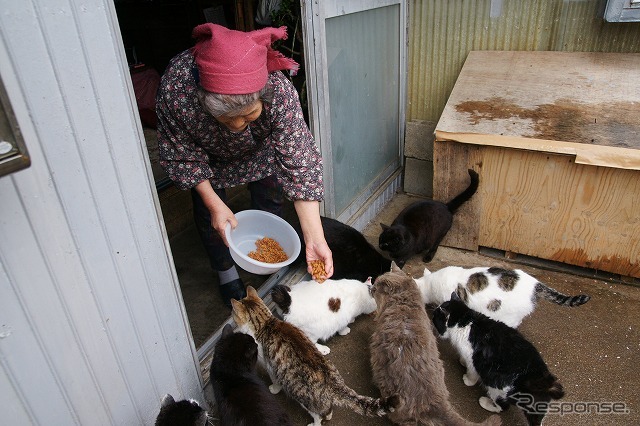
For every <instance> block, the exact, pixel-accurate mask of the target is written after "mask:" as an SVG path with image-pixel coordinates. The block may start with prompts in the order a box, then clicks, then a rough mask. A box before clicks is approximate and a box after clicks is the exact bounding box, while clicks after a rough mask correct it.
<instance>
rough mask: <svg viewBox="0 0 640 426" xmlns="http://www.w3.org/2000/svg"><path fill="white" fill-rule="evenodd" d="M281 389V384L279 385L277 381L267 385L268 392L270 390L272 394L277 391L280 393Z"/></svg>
mask: <svg viewBox="0 0 640 426" xmlns="http://www.w3.org/2000/svg"><path fill="white" fill-rule="evenodd" d="M281 390H282V385H279V384H277V383H274V384H272V385H269V392H271V393H272V394H274V395H275V394H277V393H280V391H281Z"/></svg>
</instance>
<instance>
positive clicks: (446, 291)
mask: <svg viewBox="0 0 640 426" xmlns="http://www.w3.org/2000/svg"><path fill="white" fill-rule="evenodd" d="M415 281H416V283H417V284H418V288H419V289H420V293H422V301H423V302H424V303H426V304H434V305H439V304H441V303H444V302H445V301H447V300H449V297H450V296H451V293H452V292H454V291H455V292H457V293H458V296H459V297H460V298H461V299H462V301H463V302H464V303H466V304H467V305H468V306H469V307H470V308H471V309H474V310H476V311H478V312H481V313H483V314H484V315H486V316H488V317H489V318H493V319H495V320H497V321H502V322H503V323H505V324H507V325H508V326H510V327H513V328H517V327H518V326H519V325H520V323H521V322H522V320H523V319H524V318H525V317H526V316H527V315H529V314H530V313H531V312H533V310H534V309H535V307H536V302H537V300H538V299H539V298H544V299H547V300H549V301H551V302H553V303H556V304H558V305H562V306H570V307H574V306H580V305H582V304H585V303H587V302H588V301H589V299H590V297H589V296H587V295H586V294H579V295H577V296H566V295H564V294H562V293H559V292H558V291H556V290H554V289H552V288H550V287H547V286H546V285H544V284H542V283H541V282H539V281H538V280H537V279H536V278H535V277H532V276H531V275H529V274H527V273H526V272H524V271H522V270H520V269H513V270H511V269H503V268H496V267H477V268H461V267H459V266H447V267H445V268H442V269H440V270H438V271H435V272H433V273H431V272H429V270H428V269H426V268H425V270H424V275H423V276H422V277H420V278H417V279H416V280H415Z"/></svg>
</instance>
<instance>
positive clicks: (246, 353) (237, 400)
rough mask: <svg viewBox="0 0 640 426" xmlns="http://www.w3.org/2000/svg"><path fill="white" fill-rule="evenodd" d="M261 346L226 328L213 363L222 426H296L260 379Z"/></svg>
mask: <svg viewBox="0 0 640 426" xmlns="http://www.w3.org/2000/svg"><path fill="white" fill-rule="evenodd" d="M257 362H258V344H257V343H256V341H255V340H254V339H253V337H251V336H249V335H248V334H245V333H234V332H233V330H232V328H231V326H230V325H229V324H226V325H225V326H224V328H223V329H222V335H221V336H220V339H219V340H218V343H216V347H215V351H214V354H213V359H212V360H211V369H210V377H211V385H212V387H213V393H214V396H215V399H216V405H217V407H218V416H219V417H220V424H221V425H222V426H236V425H252V426H292V425H293V423H292V422H291V419H290V418H289V415H288V414H287V412H286V411H285V410H284V408H282V406H281V405H280V404H279V403H278V401H277V400H276V398H275V396H273V395H272V394H271V392H270V391H269V389H268V388H267V385H266V384H265V383H264V382H263V381H262V379H260V377H259V376H258V373H257V370H256V365H257Z"/></svg>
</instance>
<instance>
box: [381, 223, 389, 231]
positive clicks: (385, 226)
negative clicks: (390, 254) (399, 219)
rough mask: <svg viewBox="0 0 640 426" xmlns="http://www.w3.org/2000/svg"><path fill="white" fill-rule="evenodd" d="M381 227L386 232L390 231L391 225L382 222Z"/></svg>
mask: <svg viewBox="0 0 640 426" xmlns="http://www.w3.org/2000/svg"><path fill="white" fill-rule="evenodd" d="M380 226H381V227H382V230H383V231H386V230H387V229H389V225H385V224H384V223H382V222H380Z"/></svg>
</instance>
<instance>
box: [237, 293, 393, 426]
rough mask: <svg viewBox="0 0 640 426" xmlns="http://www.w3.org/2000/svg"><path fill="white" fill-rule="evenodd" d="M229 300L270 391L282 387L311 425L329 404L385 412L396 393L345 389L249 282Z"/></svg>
mask: <svg viewBox="0 0 640 426" xmlns="http://www.w3.org/2000/svg"><path fill="white" fill-rule="evenodd" d="M231 304H232V306H233V311H232V315H233V319H234V321H235V322H236V324H238V326H239V327H240V329H241V330H242V331H243V332H247V333H248V334H250V335H252V336H253V337H254V338H255V339H256V342H257V343H258V348H259V350H260V351H261V354H262V360H263V361H264V364H265V367H266V370H267V372H268V373H269V376H270V377H271V380H272V381H273V384H272V385H271V386H269V390H270V391H271V392H272V393H278V392H279V391H280V389H284V390H285V392H286V393H287V394H288V395H289V396H290V397H292V398H293V399H295V400H296V401H298V403H299V404H300V405H302V407H303V408H304V409H306V410H307V411H308V412H309V414H311V416H312V417H313V423H311V424H310V425H314V426H319V425H321V424H322V420H323V419H326V420H329V419H330V418H331V415H332V408H333V405H339V406H343V407H347V408H350V409H352V410H354V411H355V412H357V413H359V414H361V415H365V416H369V417H376V416H378V417H380V416H384V415H385V414H387V413H389V412H391V411H393V410H394V409H395V407H396V406H397V404H398V399H397V397H396V396H391V397H389V398H385V399H380V398H377V399H375V398H370V397H367V396H361V395H358V394H357V393H356V392H355V391H354V390H352V389H351V388H349V387H348V386H347V385H346V384H345V383H344V379H343V378H342V376H341V375H340V373H339V372H338V370H337V369H336V367H335V366H334V365H333V364H332V363H331V362H329V361H328V360H327V359H326V358H325V357H324V356H323V355H322V354H321V353H320V352H319V351H318V349H317V348H316V346H315V345H314V344H313V342H311V340H309V338H308V337H307V336H306V335H305V334H304V333H303V332H302V331H301V330H300V329H299V328H298V327H296V326H294V325H293V324H290V323H288V322H285V321H281V320H279V319H278V318H276V317H274V316H273V315H272V314H271V311H270V310H269V308H268V307H267V305H265V304H264V302H263V301H262V299H260V297H259V296H258V293H257V292H256V291H255V289H254V288H253V287H251V286H249V287H247V297H245V298H244V299H242V300H240V301H237V300H234V299H232V300H231Z"/></svg>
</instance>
